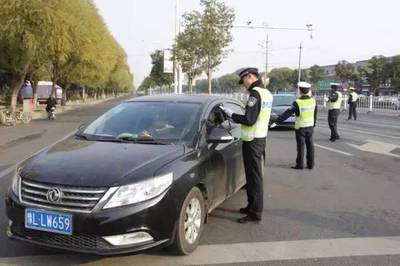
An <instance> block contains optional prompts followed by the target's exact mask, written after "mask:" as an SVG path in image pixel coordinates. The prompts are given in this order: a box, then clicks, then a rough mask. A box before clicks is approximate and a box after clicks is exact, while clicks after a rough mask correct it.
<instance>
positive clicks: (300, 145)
mask: <svg viewBox="0 0 400 266" xmlns="http://www.w3.org/2000/svg"><path fill="white" fill-rule="evenodd" d="M297 86H298V87H299V90H300V98H298V99H296V101H294V102H293V104H292V107H290V108H289V109H287V110H286V111H285V112H284V113H283V114H281V115H280V116H279V117H278V118H277V120H276V123H273V124H272V125H271V128H272V127H275V126H276V125H277V124H280V123H282V122H283V121H285V120H286V119H288V118H289V117H290V116H291V115H292V114H296V122H295V124H294V127H295V129H296V131H295V132H296V143H297V158H296V165H295V166H292V168H293V169H303V168H304V144H305V146H306V147H307V156H306V157H307V168H308V169H313V168H314V141H313V133H314V127H315V123H316V121H317V103H316V101H315V98H313V97H311V93H310V88H311V84H309V83H307V82H303V81H302V82H299V83H298V84H297Z"/></svg>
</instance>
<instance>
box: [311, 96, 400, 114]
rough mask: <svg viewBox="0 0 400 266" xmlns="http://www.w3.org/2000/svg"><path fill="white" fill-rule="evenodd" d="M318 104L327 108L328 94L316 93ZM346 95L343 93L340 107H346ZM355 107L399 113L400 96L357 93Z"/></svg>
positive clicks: (371, 110)
mask: <svg viewBox="0 0 400 266" xmlns="http://www.w3.org/2000/svg"><path fill="white" fill-rule="evenodd" d="M315 98H316V100H317V103H318V105H319V106H322V107H323V108H324V109H326V108H327V102H328V96H327V95H318V96H316V97H315ZM347 101H348V95H343V101H342V108H343V109H344V110H347V108H348V103H347ZM357 109H358V110H360V111H364V112H378V113H394V114H399V115H400V97H393V96H372V95H369V96H364V95H359V97H358V101H357Z"/></svg>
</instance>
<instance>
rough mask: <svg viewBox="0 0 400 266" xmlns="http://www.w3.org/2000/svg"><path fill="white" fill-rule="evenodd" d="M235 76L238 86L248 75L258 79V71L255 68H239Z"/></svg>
mask: <svg viewBox="0 0 400 266" xmlns="http://www.w3.org/2000/svg"><path fill="white" fill-rule="evenodd" d="M236 74H237V75H238V76H239V78H240V80H239V84H243V78H244V77H245V76H247V75H248V74H254V75H256V76H257V77H258V69H257V68H255V67H245V68H241V69H239V70H238V71H236Z"/></svg>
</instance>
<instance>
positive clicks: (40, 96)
mask: <svg viewBox="0 0 400 266" xmlns="http://www.w3.org/2000/svg"><path fill="white" fill-rule="evenodd" d="M52 84H53V83H52V82H51V81H39V84H38V88H37V100H38V103H40V104H45V103H46V101H47V99H48V98H49V96H50V94H51V88H52ZM55 87H56V99H57V101H58V102H61V98H62V92H63V89H62V88H61V87H60V86H58V85H56V86H55ZM20 96H21V98H22V99H33V89H32V86H31V84H30V83H29V82H28V83H27V84H25V85H24V86H23V87H22V88H21V92H20Z"/></svg>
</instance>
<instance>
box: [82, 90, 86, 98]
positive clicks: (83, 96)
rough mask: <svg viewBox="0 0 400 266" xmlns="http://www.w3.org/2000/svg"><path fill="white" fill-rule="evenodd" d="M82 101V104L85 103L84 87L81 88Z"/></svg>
mask: <svg viewBox="0 0 400 266" xmlns="http://www.w3.org/2000/svg"><path fill="white" fill-rule="evenodd" d="M82 100H83V102H85V101H86V92H85V87H82Z"/></svg>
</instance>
